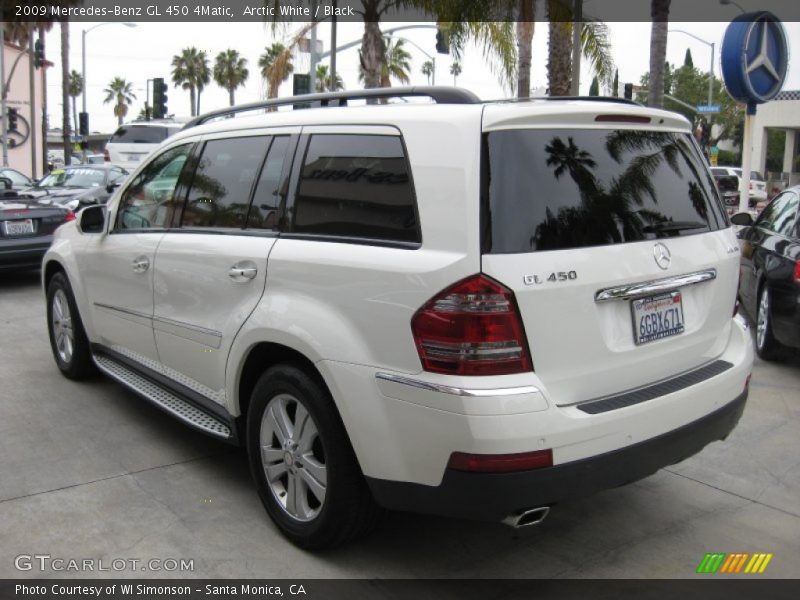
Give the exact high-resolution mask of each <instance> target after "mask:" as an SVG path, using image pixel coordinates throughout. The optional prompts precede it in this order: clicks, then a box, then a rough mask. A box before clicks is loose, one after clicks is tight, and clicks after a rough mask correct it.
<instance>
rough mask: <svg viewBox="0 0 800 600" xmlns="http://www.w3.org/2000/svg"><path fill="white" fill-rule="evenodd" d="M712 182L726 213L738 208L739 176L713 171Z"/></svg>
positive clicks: (735, 210) (731, 212)
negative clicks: (715, 186)
mask: <svg viewBox="0 0 800 600" xmlns="http://www.w3.org/2000/svg"><path fill="white" fill-rule="evenodd" d="M712 174H713V175H714V183H716V184H717V190H719V195H720V197H721V198H722V203H723V204H724V205H725V209H726V210H727V212H728V214H729V215H731V214H733V213H734V212H738V210H739V178H738V177H736V176H735V175H720V174H718V173H713V171H712Z"/></svg>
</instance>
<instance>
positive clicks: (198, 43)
mask: <svg viewBox="0 0 800 600" xmlns="http://www.w3.org/2000/svg"><path fill="white" fill-rule="evenodd" d="M727 8H729V9H730V8H731V7H727ZM737 13H738V11H733V12H731V14H730V15H724V14H723V15H722V16H723V17H727V18H733V17H734V16H736V14H737ZM95 25H96V23H77V22H73V23H72V24H71V26H70V33H71V35H70V69H71V70H72V69H74V70H77V71H79V72H80V71H81V37H82V36H81V31H82V30H85V29H89V28H91V27H93V26H95ZM300 25H301V24H299V23H294V24H289V25H287V27H286V29H285V30H284V31H279V32H278V33H277V34H276V35H273V34H272V32H271V29H270V27H269V26H268V25H266V24H264V23H255V22H254V23H230V22H228V23H142V22H140V23H138V24H137V26H136V27H126V26H124V25H123V24H121V23H113V24H104V25H102V26H100V27H96V28H95V29H93V30H92V31H91V32H89V33H88V34H87V35H86V63H87V66H86V71H87V73H86V78H87V81H88V87H87V106H88V112H89V113H90V128H91V130H92V131H93V132H95V131H98V132H102V133H112V132H113V131H114V129H115V128H116V117H114V115H113V106H112V103H108V104H104V103H103V99H104V97H105V94H104V93H103V89H104V88H106V87H107V86H108V83H109V82H110V81H111V80H112V79H113V78H114V77H122V78H124V79H126V80H128V81H130V82H132V84H133V90H134V93H135V94H136V100H135V101H134V103H133V105H132V107H131V109H130V112H129V117H130V118H131V119H132V118H135V117H136V115H138V114H139V111H140V109H141V108H142V107H143V106H144V99H145V86H146V85H147V80H148V79H152V78H154V77H162V78H164V80H165V81H167V82H169V91H168V98H169V100H168V108H169V112H170V113H174V114H175V115H176V116H189V114H190V113H189V92H188V91H184V90H182V89H180V88H176V87H174V86H173V85H172V83H171V79H170V62H171V60H172V57H173V56H174V55H176V54H179V53H180V51H181V49H183V48H185V47H189V46H195V47H197V48H198V49H200V50H205V51H206V52H207V54H208V56H209V62H210V64H211V65H213V60H214V57H215V56H216V55H217V54H218V53H219V52H220V51H222V50H225V49H227V48H234V49H236V50H238V51H239V53H240V54H241V55H242V56H244V57H245V58H247V59H248V63H249V64H248V67H249V69H250V77H249V79H248V81H247V83H246V84H245V86H244V87H242V88H239V89H237V90H236V102H237V104H238V103H243V102H251V101H256V100H259V99H262V98H264V97H265V96H266V85H265V84H264V82H263V80H262V79H261V77H260V76H259V74H258V71H259V69H258V57H259V56H260V55H261V54H262V53H263V52H264V48H265V46H268V45H270V44H271V43H272V42H273V41H285V40H286V39H287V38H290V37H291V33H292V32H293V31H296V30H297V29H298V28H299V27H300ZM402 25H408V23H382V24H381V28H382V30H384V31H386V30H388V29H390V28H393V27H398V26H402ZM424 25H428V27H430V24H429V23H428V24H424ZM608 26H609V32H610V39H611V49H612V55H613V58H614V61H615V63H616V66H617V68H618V69H619V81H620V90H622V86H623V84H624V83H626V82H632V83H638V82H639V78H640V77H641V75H642V74H643V73H646V72H647V71H648V69H649V60H650V58H649V41H650V28H651V25H650V23H641V22H637V23H608ZM726 26H727V22H720V23H713V22H712V23H678V22H676V23H670V25H669V27H670V30H676V29H682V30H685V31H687V32H689V33H692V34H694V35H696V36H698V37H700V38H703V39H705V40H706V41H707V42H713V43H715V44H716V48H715V57H714V73H715V74H716V75H717V76H720V69H719V48H720V45H721V42H722V37H723V35H724V33H725V28H726ZM784 26H785V29H786V33H787V37H788V39H789V44H790V57H793V56H797V55H798V53H800V23H797V22H793V23H785V24H784ZM318 29H319V33H318V37H319V39H321V40H323V44H324V49H325V50H329V48H330V46H329V42H330V25H329V24H327V23H321V24H320V25H319V26H318ZM362 34H363V24H361V23H339V25H338V30H337V37H338V45H344V44H346V43H347V42H350V41H353V40H357V39H359V40H360V39H361V36H362ZM394 35H395V36H402V37H404V38H406V39H408V40H409V41H410V42H413V43H414V44H416V45H417V46H419V48H417V47H414V45H413V44H411V43H408V44H406V47H407V49H408V50H409V51H410V52H411V55H412V71H411V84H412V85H425V84H427V78H426V77H425V75H423V74H422V72H421V67H422V64H423V63H424V62H425V61H426V60H428V56H426V55H425V54H424V53H423V51H424V52H425V53H427V54H429V55H431V56H435V58H436V69H437V75H436V83H437V84H439V85H442V84H444V85H452V84H453V77H452V75H450V74H449V70H450V65H451V63H452V58H451V57H449V56H447V55H443V54H436V52H435V31H434V30H433V29H430V28H419V29H410V30H405V31H402V32H398V33H396V34H394ZM46 48H47V58H48V59H49V60H51V61H53V62H54V63H55V67H54V68H52V69H50V70H49V71H48V76H47V84H48V86H47V87H48V89H47V94H48V112H49V115H50V125H51V127H60V126H61V68H60V66H61V65H60V62H61V61H60V35H59V30H58V27H55V28H54V29H53V30H52V31H51V32H50V33H49V34H48V37H47V45H46ZM687 48H690V49H691V51H692V56H693V60H694V65H695V67H697V68H699V69H701V70H707V69H708V68H709V64H710V61H711V49H710V47H709V46H708V45H706V44H704V43H702V42H699V41H697V40H695V39H693V38H692V37H690V36H688V35H685V34H684V33H679V32H676V31H672V32H671V33H670V34H669V38H668V46H667V60H668V61H670V62H672V63H675V64H677V65H681V64H682V63H683V59H684V54H685V52H686V49H687ZM323 62H327V61H323ZM546 63H547V23H543V22H539V23H536V26H535V32H534V42H533V69H532V74H531V84H532V85H531V87H532V90H533V93H534V95H535V94H537V93H538V94H542V93H544V90H545V88H546V85H547V75H546ZM461 67H462V73H461V75H459V77H458V80H457V85H458V86H459V87H464V88H467V89H469V90H471V91H473V92H474V93H476V94H477V95H478V96H479V97H481V98H483V99H496V98H503V97H507V96H509V94H510V92H509V90H508V89H504V88H503V87H502V86H501V85H500V83H499V81H498V78H497V76H496V75H495V74H494V71H493V68H492V67H493V65H492V64H491V61H490V60H487V59H486V58H484V56H483V52H482V50H481V49H480V48H478V47H475V46H474V45H473V46H469V47H468V48H467V49H466V51H465V54H464V56H463V58H462V61H461ZM494 67H495V70H496V65H494ZM295 70H296V72H307V71H308V55H307V54H305V55H300V56H298V58H297V61H296V63H295ZM337 71H338V73H339V74H340V75H341V76H342V78H343V79H344V83H345V89H358V88H360V87H361V84H360V83H359V82H358V52H357V47H354V48H351V49H349V50H345V51H343V52H340V53H339V54H338V58H337ZM592 76H593V75H592V73H591V72H590V70H589V68H588V65H587V64H586V63H585V61H584V62H583V63H582V69H581V85H580V89H581V94H588V91H589V85H590V83H591V80H592ZM393 85H398V84H397V83H393ZM784 89H787V90H790V89H795V90H796V89H800V68H799V67H798V66H797V62H796V61H792V62H790V65H789V71H788V76H787V80H786V83H785V85H784ZM291 92H292V84H291V78H290V79H289V80H288V81H287V82H286V83H284V84H283V86H282V87H281V89H280V95H281V96H287V95H291ZM227 105H228V93H227V91H226V90H224V89H222V88H220V87H219V86H217V85H216V84H215V83H214V82H213V80H212V82H211V83H210V84H209V85H208V86H207V87H206V89H205V90H204V92H203V94H202V99H201V112H202V111H206V110H211V109H214V108H220V107H224V106H227ZM80 107H81V99H80V98H78V110H79V111H80V110H81V108H80Z"/></svg>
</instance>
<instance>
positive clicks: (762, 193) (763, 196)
mask: <svg viewBox="0 0 800 600" xmlns="http://www.w3.org/2000/svg"><path fill="white" fill-rule="evenodd" d="M711 172H712V173H713V174H714V175H734V176H736V177H737V178H738V179H739V187H740V188H741V187H742V169H741V168H739V167H711ZM767 197H768V194H767V182H766V181H765V180H764V176H763V175H762V174H761V173H759V172H758V171H750V199H751V200H754V201H755V202H766V200H767Z"/></svg>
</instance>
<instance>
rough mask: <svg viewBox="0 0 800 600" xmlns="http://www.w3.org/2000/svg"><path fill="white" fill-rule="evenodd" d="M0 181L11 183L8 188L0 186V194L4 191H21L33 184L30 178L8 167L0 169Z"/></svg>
mask: <svg viewBox="0 0 800 600" xmlns="http://www.w3.org/2000/svg"><path fill="white" fill-rule="evenodd" d="M0 179H8V180H9V182H10V183H11V185H10V186H5V185H3V186H0V192H2V191H4V190H21V189H23V188H26V187H30V186H31V185H32V184H33V180H32V179H31V178H30V177H28V176H27V175H25V174H24V173H20V172H19V171H17V170H16V169H12V168H10V167H0Z"/></svg>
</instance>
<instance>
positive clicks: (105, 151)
mask: <svg viewBox="0 0 800 600" xmlns="http://www.w3.org/2000/svg"><path fill="white" fill-rule="evenodd" d="M103 160H104V161H105V162H111V156H110V155H109V154H108V149H107V148H106V149H105V150H103Z"/></svg>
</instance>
